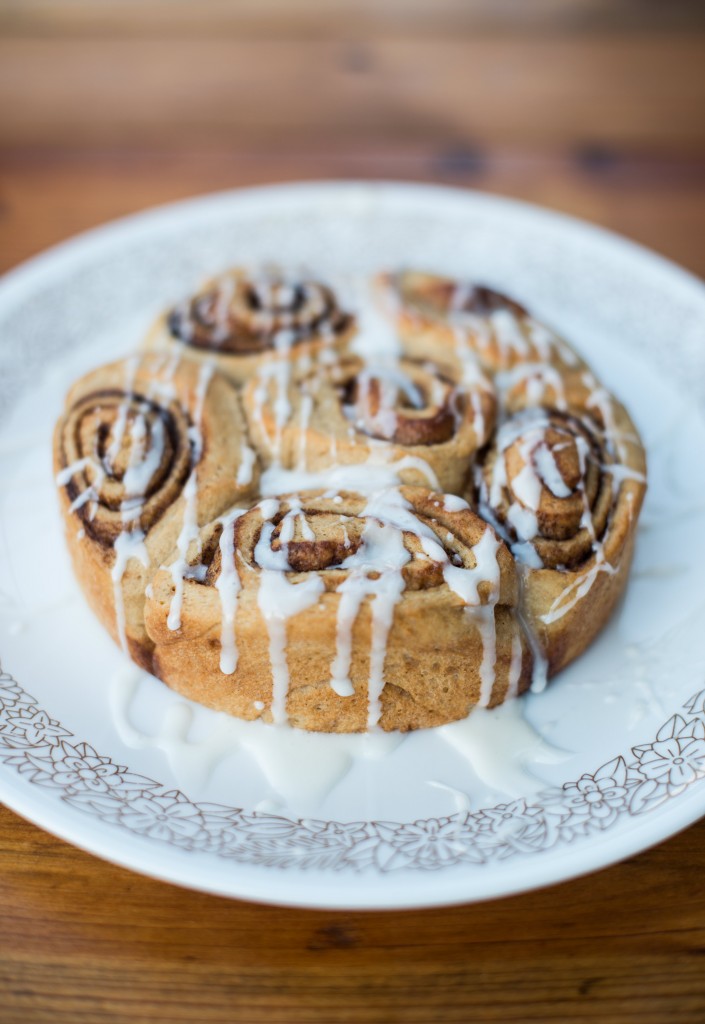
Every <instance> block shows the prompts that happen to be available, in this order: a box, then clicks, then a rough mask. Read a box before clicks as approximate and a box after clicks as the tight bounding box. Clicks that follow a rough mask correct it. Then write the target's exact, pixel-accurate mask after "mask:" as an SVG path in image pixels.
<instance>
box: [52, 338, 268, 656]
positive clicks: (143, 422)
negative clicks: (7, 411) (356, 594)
mask: <svg viewBox="0 0 705 1024" xmlns="http://www.w3.org/2000/svg"><path fill="white" fill-rule="evenodd" d="M54 469H55V473H56V477H57V483H58V485H59V498H60V505H61V510H62V513H63V516H64V519H65V525H66V537H67V542H68V547H69V551H70V553H71V557H72V560H73V565H74V570H75V573H76V576H77V578H78V580H79V583H80V584H81V586H82V588H83V590H84V593H85V594H86V597H87V599H88V601H89V603H90V604H91V606H92V607H93V608H94V610H95V611H96V613H97V615H98V617H99V618H100V620H101V621H102V623H103V624H104V626H105V627H106V628H107V629H108V631H109V632H110V633H111V635H112V636H113V638H114V639H115V640H116V641H118V642H119V643H120V644H122V646H123V647H124V648H125V649H126V650H127V651H128V653H129V654H130V655H131V656H132V657H133V658H134V659H135V661H137V662H138V663H139V664H140V665H142V666H144V667H145V668H151V647H152V645H151V641H150V640H149V638H148V636H147V634H146V631H145V628H144V616H143V608H144V599H145V589H146V588H147V586H148V584H149V582H150V579H151V577H152V575H153V573H154V571H155V569H156V568H157V566H159V565H160V564H161V562H162V561H164V560H165V559H166V558H167V556H169V555H170V554H172V552H174V549H175V548H177V549H178V555H177V559H176V561H175V562H174V566H175V568H174V579H175V585H176V587H177V589H178V588H179V587H181V586H182V585H183V580H182V579H179V577H178V571H179V566H182V567H183V569H184V570H185V567H186V561H185V558H186V553H187V551H189V550H190V549H191V546H192V544H194V543H195V544H196V547H197V538H198V529H199V527H200V526H202V525H204V524H205V523H207V522H208V521H210V520H211V519H213V518H214V517H215V516H217V515H218V514H219V513H220V512H222V511H223V510H224V509H225V508H227V507H228V506H230V505H232V504H233V502H235V501H238V500H246V499H247V498H248V497H249V496H250V495H252V494H254V493H255V488H256V486H257V480H258V476H259V467H258V464H257V462H256V457H255V455H254V452H253V451H252V450H251V449H250V448H249V446H248V444H247V433H246V428H245V424H244V420H243V417H242V413H241V411H240V407H239V401H238V396H237V393H236V392H235V390H234V388H233V387H232V385H231V384H230V383H229V382H228V381H227V380H226V379H225V378H224V377H223V376H221V374H219V373H217V372H216V371H214V370H213V367H212V366H210V365H208V364H205V363H204V364H203V365H202V366H199V365H198V364H196V363H193V362H189V361H183V360H180V359H179V358H178V354H177V357H176V358H174V357H173V356H170V355H167V354H152V355H146V356H141V357H140V356H135V357H132V358H130V359H127V360H124V361H121V362H117V363H112V364H110V365H108V366H104V367H101V368H100V369H98V370H95V371H93V372H92V373H89V374H87V375H86V376H85V377H83V378H81V379H80V380H79V381H77V382H76V384H74V386H73V387H72V389H71V391H70V392H69V394H68V397H67V399H66V408H65V412H64V415H63V416H62V417H61V419H60V420H59V422H58V424H57V426H56V430H55V434H54Z"/></svg>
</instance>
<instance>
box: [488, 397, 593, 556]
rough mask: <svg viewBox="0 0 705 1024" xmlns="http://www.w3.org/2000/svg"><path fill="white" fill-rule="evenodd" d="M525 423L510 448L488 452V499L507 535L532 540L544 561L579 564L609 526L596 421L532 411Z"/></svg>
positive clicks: (553, 412) (552, 411)
mask: <svg viewBox="0 0 705 1024" xmlns="http://www.w3.org/2000/svg"><path fill="white" fill-rule="evenodd" d="M520 417H521V414H520ZM524 421H525V424H526V426H525V429H524V430H521V431H517V432H516V433H515V436H513V438H512V439H511V441H510V442H509V443H508V444H507V445H506V447H504V448H501V445H500V448H501V450H500V451H497V450H496V449H495V450H493V451H491V452H490V453H489V455H488V458H487V461H486V463H485V467H484V481H485V499H486V500H487V501H488V503H489V505H490V507H491V509H492V512H493V513H494V515H495V516H496V517H497V519H498V520H499V522H500V523H501V524H502V525H503V527H504V528H505V530H506V532H507V534H508V535H509V537H510V538H511V539H512V540H513V541H517V540H519V541H521V540H529V541H530V542H531V543H533V545H534V547H535V549H536V551H537V553H538V555H539V556H540V558H541V560H542V561H543V563H544V565H545V566H547V567H550V568H556V567H559V566H564V567H566V568H574V567H575V566H576V565H577V564H579V563H580V562H581V561H583V560H584V559H585V558H587V557H589V556H590V554H591V552H592V549H593V543H594V541H596V540H599V539H600V538H601V537H602V535H603V534H604V532H605V529H606V528H607V521H608V517H609V510H610V507H611V501H612V491H611V477H610V475H609V472H607V471H605V469H604V468H603V466H604V464H605V461H606V458H607V457H606V454H605V452H604V451H603V448H602V445H601V443H600V441H599V439H598V437H597V435H596V433H595V432H594V431H593V428H592V426H591V425H589V424H588V423H587V422H586V421H583V420H579V419H577V418H576V417H574V416H571V415H569V414H565V413H561V412H557V411H555V410H551V411H550V412H549V411H546V410H532V413H531V415H529V414H525V415H524ZM511 424H512V421H511V420H510V421H509V427H511ZM532 524H533V525H532Z"/></svg>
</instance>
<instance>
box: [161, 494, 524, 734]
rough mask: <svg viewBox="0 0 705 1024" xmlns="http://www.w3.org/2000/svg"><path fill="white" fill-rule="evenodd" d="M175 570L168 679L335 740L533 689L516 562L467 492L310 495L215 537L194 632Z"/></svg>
mask: <svg viewBox="0 0 705 1024" xmlns="http://www.w3.org/2000/svg"><path fill="white" fill-rule="evenodd" d="M175 594H176V591H175V587H174V579H173V573H172V572H171V570H170V568H169V566H167V567H166V568H164V569H161V570H160V571H159V572H158V573H157V574H156V576H155V578H154V581H153V584H152V588H151V592H150V595H149V597H148V600H147V605H146V623H147V630H148V633H149V636H150V638H151V640H152V641H153V643H154V659H153V663H154V671H155V672H156V673H157V675H159V676H160V677H161V678H162V679H163V680H164V681H165V682H167V683H168V684H169V686H172V687H173V688H174V689H176V690H177V691H178V692H180V693H182V694H184V695H185V696H187V697H190V698H192V699H194V700H197V701H200V702H201V703H203V704H206V705H207V706H209V707H212V708H215V709H217V710H221V711H227V712H229V713H230V714H233V715H237V716H239V717H242V718H246V719H254V718H263V719H265V720H267V721H273V722H275V723H282V722H286V721H288V722H290V723H291V724H292V725H295V726H298V727H301V728H305V729H310V730H317V731H325V732H359V731H364V730H365V729H368V728H373V727H375V726H377V725H379V726H381V727H382V728H383V729H386V730H391V729H401V730H408V729H416V728H421V727H427V726H433V725H440V724H442V723H444V722H449V721H453V720H455V719H459V718H462V717H464V716H465V715H467V714H468V712H469V711H470V709H471V708H473V707H476V706H478V705H482V706H490V707H492V706H495V705H497V704H499V703H501V702H502V701H504V700H506V699H507V698H508V697H511V696H513V695H516V694H517V693H520V692H522V691H523V690H524V689H525V688H526V687H527V686H528V684H529V679H530V676H531V665H532V654H531V650H530V647H529V645H528V643H527V641H526V638H525V636H524V633H523V630H522V628H521V626H520V623H519V620H518V618H517V615H516V610H515V609H516V603H517V598H518V585H517V574H516V568H515V565H514V561H513V559H512V558H511V556H510V554H509V551H508V550H507V548H506V546H505V545H504V544H503V543H502V541H501V540H500V539H499V537H498V536H497V535H496V533H495V531H494V530H493V528H492V527H491V526H489V525H487V524H486V523H485V522H483V521H482V519H480V518H479V516H477V515H476V514H475V513H474V512H472V511H470V509H469V508H468V507H467V506H466V505H465V503H464V502H463V501H461V500H460V499H458V498H453V499H449V498H447V497H446V496H444V495H442V494H438V493H434V492H432V491H428V490H425V489H422V488H408V487H402V488H400V489H399V490H393V491H391V492H381V493H378V494H377V495H376V496H372V497H370V496H362V495H360V494H354V493H348V492H341V493H340V494H337V495H330V494H327V493H323V492H307V493H302V494H299V495H292V496H289V497H286V498H272V499H265V500H263V501H261V502H260V503H259V504H258V505H255V506H254V507H253V508H251V509H249V510H241V509H238V510H233V511H231V513H230V514H228V515H226V516H223V517H221V519H220V520H218V522H216V523H213V524H211V525H210V526H209V527H208V528H207V529H206V530H205V531H204V533H203V534H202V539H201V545H200V554H198V555H197V556H196V555H194V558H193V559H192V560H191V562H190V566H189V571H188V572H187V573H186V580H185V584H184V592H183V601H182V610H181V624H180V627H179V628H178V629H177V630H176V631H175V632H173V631H172V630H170V629H169V623H168V620H169V615H170V609H171V607H172V605H173V602H174V600H175Z"/></svg>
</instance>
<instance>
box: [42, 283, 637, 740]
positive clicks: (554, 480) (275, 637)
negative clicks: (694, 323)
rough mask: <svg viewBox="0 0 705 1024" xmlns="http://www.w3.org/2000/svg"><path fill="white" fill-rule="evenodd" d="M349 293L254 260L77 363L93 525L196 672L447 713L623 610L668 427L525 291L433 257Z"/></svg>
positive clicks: (141, 606)
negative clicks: (118, 346)
mask: <svg viewBox="0 0 705 1024" xmlns="http://www.w3.org/2000/svg"><path fill="white" fill-rule="evenodd" d="M351 295H352V299H350V300H344V299H341V298H339V296H338V295H337V294H336V292H335V290H334V289H333V288H332V287H330V286H328V285H325V284H322V283H320V282H318V281H315V280H294V279H291V278H290V277H288V276H285V275H283V274H278V273H277V274H274V273H266V274H265V273H262V274H253V273H249V272H247V271H244V270H233V271H229V272H227V273H225V274H223V275H222V276H221V277H219V278H218V279H216V280H214V281H211V282H209V283H208V284H207V285H206V286H205V287H204V288H203V290H202V291H200V292H199V293H198V294H197V295H196V296H194V297H193V298H191V299H189V300H187V301H186V302H184V303H182V304H180V305H179V306H177V307H176V308H174V309H172V310H169V311H168V312H167V313H165V314H164V315H163V316H162V317H161V318H160V319H159V321H158V322H157V323H156V324H155V325H154V326H153V327H152V329H151V330H150V332H149V334H148V335H147V337H146V339H145V340H144V342H143V343H142V346H141V348H140V349H139V351H137V352H136V354H135V355H134V356H131V357H130V358H128V359H126V360H123V361H121V362H117V363H112V364H110V365H108V366H104V367H101V368H99V369H97V370H95V371H93V372H91V373H89V374H87V375H86V376H85V377H83V378H81V379H80V380H79V381H77V382H76V383H75V384H74V386H73V388H72V389H71V391H70V392H69V395H68V397H67V400H66V408H65V412H64V414H63V416H62V417H61V419H60V421H59V423H58V424H57V427H56V432H55V441H54V462H55V471H56V479H57V484H58V486H59V494H60V502H61V508H62V512H63V515H64V517H65V522H66V534H67V541H68V546H69V550H70V552H71V556H72V559H73V563H74V568H75V571H76V574H77V577H78V579H79V582H80V584H81V586H82V588H83V590H84V592H85V594H86V597H87V599H88V601H89V603H90V604H91V606H92V607H93V609H94V610H95V612H96V614H97V615H98V617H99V618H100V620H101V621H102V622H103V624H104V625H105V626H106V628H107V629H108V630H109V631H110V633H111V634H112V635H113V637H114V638H115V640H116V641H117V642H118V643H120V644H121V645H122V647H123V648H124V649H125V650H126V651H127V653H128V654H129V655H130V656H131V657H132V658H133V660H134V661H136V662H137V663H138V664H139V665H141V666H142V667H144V668H145V669H147V670H148V671H150V672H153V673H154V674H155V675H157V676H158V677H159V678H161V679H162V680H164V682H165V683H167V684H168V685H169V686H171V687H172V688H173V689H175V690H177V691H178V692H180V693H181V694H183V695H185V696H187V697H189V698H192V699H194V700H197V701H200V702H201V703H203V704H205V705H207V706H209V707H212V708H215V709H217V710H221V711H227V712H229V713H231V714H233V715H236V716H239V717H241V718H245V719H255V718H262V719H264V720H265V721H268V722H273V723H275V724H284V723H289V724H292V725H295V726H298V727H300V728H304V729H311V730H321V731H327V732H359V731H364V730H366V729H374V728H382V729H386V730H393V729H399V730H408V729H416V728H423V727H429V726H435V725H441V724H444V723H447V722H450V721H454V720H457V719H460V718H463V717H465V716H466V715H467V714H468V713H469V712H470V711H471V710H472V709H473V708H475V707H478V706H484V707H493V706H496V705H497V704H500V703H502V702H503V701H505V700H507V699H509V698H512V697H515V696H517V695H519V694H521V693H522V692H523V691H525V690H526V689H527V688H528V687H529V686H530V685H531V684H532V681H533V684H534V687H535V688H537V689H540V688H541V687H542V686H543V685H544V684H545V681H546V679H547V678H548V677H550V676H551V675H553V674H555V673H556V672H557V671H559V670H560V669H561V668H562V667H563V666H565V665H566V664H568V663H569V662H570V661H572V660H573V659H574V658H575V657H577V655H579V654H580V653H581V652H582V651H583V650H584V649H585V647H586V646H587V645H588V644H589V643H590V641H591V640H592V639H593V638H594V637H595V635H596V634H597V633H598V632H599V630H600V629H601V628H602V626H603V625H604V624H605V622H606V621H607V620H608V618H609V617H610V615H611V613H612V610H613V608H614V605H615V603H616V601H617V600H618V598H619V596H620V594H621V593H622V591H623V589H624V586H625V583H626V579H627V574H628V569H629V563H630V559H631V553H632V548H633V542H634V535H635V530H636V523H637V518H638V515H639V510H640V507H641V503H642V500H643V496H644V491H645V483H646V481H645V459H644V452H643V448H642V445H641V443H640V440H639V437H638V435H637V432H636V429H635V427H634V425H633V423H632V422H631V420H630V418H629V416H628V414H627V412H626V411H625V409H624V408H623V407H622V406H621V405H620V404H619V402H618V401H617V400H616V399H615V398H614V397H613V396H612V395H610V394H609V393H608V392H607V391H606V390H605V388H604V387H603V386H602V385H601V384H600V382H599V381H598V380H597V379H596V378H595V376H594V375H593V373H592V372H591V370H590V369H589V368H588V366H587V365H586V364H585V362H584V361H583V360H582V359H581V358H580V357H579V356H578V355H577V354H576V353H575V352H574V351H573V350H572V349H571V348H570V347H569V345H568V344H567V343H566V342H565V341H564V340H563V339H562V338H560V337H558V336H557V335H556V334H554V333H553V332H552V331H551V330H549V329H548V328H547V327H546V326H544V325H543V324H541V323H539V322H538V321H537V320H535V319H534V318H533V317H532V316H531V315H530V314H529V313H528V312H527V310H526V309H524V308H523V307H522V306H521V305H519V304H518V303H517V302H515V301H514V300H512V299H510V298H507V297H506V296H505V295H502V294H500V293H499V292H497V291H493V290H491V289H489V288H486V287H478V286H473V285H468V284H465V283H463V282H459V281H455V280H450V279H448V278H441V277H437V276H432V275H429V274H422V273H416V272H403V273H396V274H380V275H379V276H378V277H377V278H376V279H375V280H374V281H372V282H366V283H365V287H364V288H361V287H360V283H359V282H358V283H357V286H356V287H355V288H354V289H351Z"/></svg>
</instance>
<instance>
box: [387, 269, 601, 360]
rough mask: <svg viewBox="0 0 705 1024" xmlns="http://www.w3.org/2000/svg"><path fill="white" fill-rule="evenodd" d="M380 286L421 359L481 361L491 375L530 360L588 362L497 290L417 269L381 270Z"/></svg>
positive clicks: (408, 348) (408, 345)
mask: <svg viewBox="0 0 705 1024" xmlns="http://www.w3.org/2000/svg"><path fill="white" fill-rule="evenodd" d="M377 285H378V289H379V291H380V295H381V299H382V302H383V305H384V306H385V308H386V309H387V312H388V314H389V315H390V316H391V317H392V318H393V320H394V321H395V323H396V326H397V329H398V330H399V333H400V335H401V337H402V340H403V343H404V347H405V349H406V351H407V352H408V353H409V354H411V355H413V356H414V357H416V358H424V357H425V356H428V355H429V354H433V357H434V358H436V359H437V360H439V359H441V358H442V359H443V360H444V361H445V360H454V361H455V362H456V363H459V364H460V365H461V366H467V365H472V363H473V362H475V361H477V362H478V363H479V365H480V366H481V367H482V368H483V369H484V370H485V371H487V372H489V373H498V372H501V371H506V370H510V369H511V368H512V367H514V366H516V365H517V364H520V363H527V362H528V363H553V364H556V365H558V366H560V367H578V366H580V365H582V363H581V361H580V360H579V359H578V357H577V356H576V355H575V353H574V352H573V350H572V349H571V348H569V346H568V345H566V344H565V342H564V341H563V340H562V339H561V338H559V337H558V336H557V335H555V334H554V333H553V332H552V331H550V330H549V329H548V328H547V327H545V326H544V325H543V324H540V323H538V321H536V320H534V318H533V317H532V316H531V315H530V314H529V312H528V311H527V310H526V309H525V308H524V307H523V306H522V305H520V303H518V302H516V301H515V300H514V299H511V298H509V296H507V295H504V294H502V293H501V292H498V291H495V290H494V289H492V288H487V287H485V286H483V285H477V284H468V283H466V282H464V281H456V280H453V279H451V278H446V277H437V276H435V275H433V274H424V273H419V272H417V271H403V272H401V273H398V274H381V275H379V276H378V278H377ZM441 353H442V354H441Z"/></svg>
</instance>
